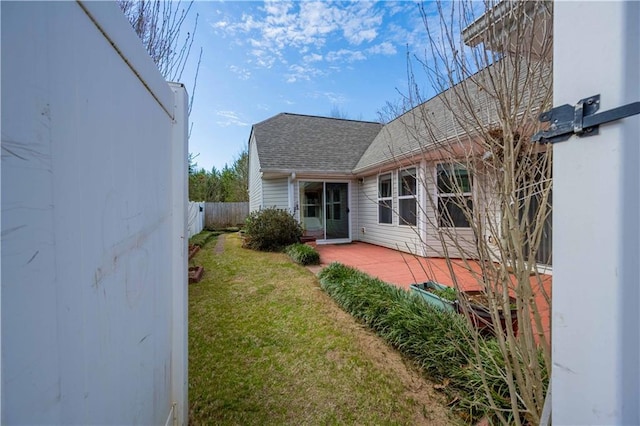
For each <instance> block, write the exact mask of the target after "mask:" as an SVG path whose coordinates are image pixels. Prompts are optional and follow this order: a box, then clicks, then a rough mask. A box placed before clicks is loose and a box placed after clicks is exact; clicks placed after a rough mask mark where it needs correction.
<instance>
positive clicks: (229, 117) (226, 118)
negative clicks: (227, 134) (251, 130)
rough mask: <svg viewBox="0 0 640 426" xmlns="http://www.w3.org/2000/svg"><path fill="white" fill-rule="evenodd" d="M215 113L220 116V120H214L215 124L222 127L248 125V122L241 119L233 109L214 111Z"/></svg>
mask: <svg viewBox="0 0 640 426" xmlns="http://www.w3.org/2000/svg"><path fill="white" fill-rule="evenodd" d="M216 115H217V116H218V117H221V118H222V120H219V121H216V124H217V125H219V126H222V127H228V126H248V125H249V123H245V122H244V121H242V120H241V119H240V117H239V116H238V114H237V113H236V112H234V111H216Z"/></svg>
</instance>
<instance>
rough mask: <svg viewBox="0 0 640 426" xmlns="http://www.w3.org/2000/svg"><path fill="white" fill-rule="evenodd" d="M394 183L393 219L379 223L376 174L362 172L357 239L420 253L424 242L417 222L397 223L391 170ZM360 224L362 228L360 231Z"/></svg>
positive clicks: (395, 185) (358, 200)
mask: <svg viewBox="0 0 640 426" xmlns="http://www.w3.org/2000/svg"><path fill="white" fill-rule="evenodd" d="M392 176H393V178H392V180H393V182H392V187H393V211H394V214H393V220H392V223H391V224H380V223H378V175H377V174H375V175H369V176H365V177H364V178H363V179H364V182H363V183H362V184H359V188H360V190H359V191H358V198H357V205H358V206H357V211H358V216H359V221H358V222H359V223H358V229H357V231H358V232H357V233H356V234H355V235H358V239H359V240H360V241H362V242H365V243H370V244H376V245H379V246H383V247H388V248H392V249H396V250H400V251H403V252H406V253H413V254H419V255H422V254H423V244H422V243H421V241H420V233H419V230H418V227H416V226H404V225H398V215H397V210H398V188H397V186H398V185H397V182H398V180H397V179H398V176H397V171H396V170H394V171H393V173H392ZM362 228H364V229H365V231H364V232H362Z"/></svg>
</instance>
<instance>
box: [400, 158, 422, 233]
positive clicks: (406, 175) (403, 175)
mask: <svg viewBox="0 0 640 426" xmlns="http://www.w3.org/2000/svg"><path fill="white" fill-rule="evenodd" d="M417 189H418V185H417V179H416V168H415V167H413V168H411V169H405V170H400V171H399V172H398V212H399V223H400V225H413V226H415V225H416V224H417V223H418V221H417V217H418V214H417V213H418V203H417V200H416V196H417V194H418V192H417Z"/></svg>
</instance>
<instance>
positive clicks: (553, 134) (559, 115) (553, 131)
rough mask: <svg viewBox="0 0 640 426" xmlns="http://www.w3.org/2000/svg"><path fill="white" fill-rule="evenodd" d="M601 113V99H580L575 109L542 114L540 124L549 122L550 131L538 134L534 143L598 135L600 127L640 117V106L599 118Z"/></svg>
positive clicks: (606, 113) (559, 109)
mask: <svg viewBox="0 0 640 426" xmlns="http://www.w3.org/2000/svg"><path fill="white" fill-rule="evenodd" d="M598 109H600V95H594V96H590V97H588V98H584V99H581V100H580V101H579V102H578V103H577V104H576V106H571V105H569V104H565V105H561V106H559V107H555V108H552V109H550V110H549V111H546V112H543V113H542V114H540V117H539V120H540V121H541V122H543V123H545V122H550V123H551V125H550V126H549V130H544V131H542V132H538V133H536V134H535V135H533V137H532V138H531V140H532V141H533V142H539V143H556V142H563V141H566V140H567V139H569V138H570V137H571V136H573V135H577V136H578V137H586V136H594V135H597V134H598V131H599V126H600V125H601V124H604V123H609V122H611V121H615V120H620V119H621V118H625V117H630V116H632V115H636V114H640V102H633V103H630V104H627V105H624V106H621V107H618V108H613V109H610V110H608V111H604V112H601V113H599V114H596V112H597V111H598Z"/></svg>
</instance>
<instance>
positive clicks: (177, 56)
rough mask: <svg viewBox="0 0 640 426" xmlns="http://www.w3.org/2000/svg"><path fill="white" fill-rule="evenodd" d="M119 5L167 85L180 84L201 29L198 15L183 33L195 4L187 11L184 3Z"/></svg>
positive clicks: (132, 0) (124, 0) (148, 0)
mask: <svg viewBox="0 0 640 426" xmlns="http://www.w3.org/2000/svg"><path fill="white" fill-rule="evenodd" d="M118 5H119V6H120V9H122V12H123V13H124V15H125V16H126V17H127V19H128V20H129V22H130V23H131V26H132V27H133V29H134V30H135V32H136V34H138V37H140V40H141V41H142V44H143V45H144V47H145V49H146V50H147V53H148V54H149V56H150V57H151V59H152V60H153V62H155V64H156V65H157V66H158V70H159V71H160V73H161V74H162V76H163V77H164V78H165V79H166V80H168V81H181V80H182V74H183V73H184V70H185V67H186V65H187V62H188V59H189V56H190V54H191V47H192V46H193V41H194V39H195V33H196V29H197V28H198V17H199V16H198V15H196V18H195V23H194V25H193V29H192V30H191V31H190V32H187V33H186V35H183V33H182V29H183V28H182V27H183V25H184V23H185V20H186V19H187V17H188V16H189V13H190V11H191V7H192V6H193V1H191V2H189V3H188V4H186V5H185V6H184V7H183V5H182V2H181V1H179V0H178V1H177V2H173V1H169V0H166V1H161V0H118ZM201 60H202V48H200V54H199V56H198V63H197V67H196V73H195V77H194V81H193V85H192V88H191V91H190V92H191V93H190V95H191V96H190V101H189V114H191V109H192V107H193V100H194V98H195V90H196V84H197V81H198V72H199V70H200V61H201Z"/></svg>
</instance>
